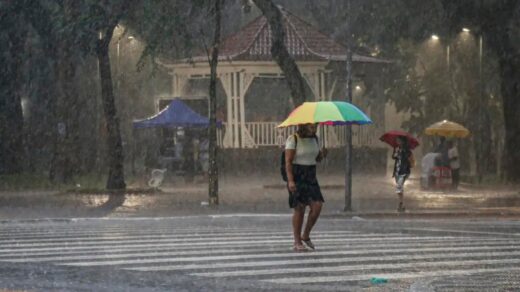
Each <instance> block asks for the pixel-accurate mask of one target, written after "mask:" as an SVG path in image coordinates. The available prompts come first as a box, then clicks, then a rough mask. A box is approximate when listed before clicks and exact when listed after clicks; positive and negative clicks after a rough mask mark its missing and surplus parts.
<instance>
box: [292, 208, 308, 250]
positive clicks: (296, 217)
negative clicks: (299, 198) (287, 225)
mask: <svg viewBox="0 0 520 292" xmlns="http://www.w3.org/2000/svg"><path fill="white" fill-rule="evenodd" d="M304 216H305V206H303V205H298V206H296V207H295V208H294V211H293V217H292V226H293V235H294V244H302V238H301V236H300V234H301V232H302V226H303V217H304Z"/></svg>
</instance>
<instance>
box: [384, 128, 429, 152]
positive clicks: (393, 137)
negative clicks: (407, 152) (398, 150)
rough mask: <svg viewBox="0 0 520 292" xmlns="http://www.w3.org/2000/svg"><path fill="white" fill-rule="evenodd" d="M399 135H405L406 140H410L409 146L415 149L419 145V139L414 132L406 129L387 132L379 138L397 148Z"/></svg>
mask: <svg viewBox="0 0 520 292" xmlns="http://www.w3.org/2000/svg"><path fill="white" fill-rule="evenodd" d="M397 137H405V138H406V140H408V146H409V147H410V149H414V148H415V147H417V146H419V141H418V140H417V139H416V138H415V137H414V136H412V134H410V133H408V132H405V131H389V132H386V133H384V134H383V136H381V137H380V138H379V140H381V141H383V142H385V143H387V144H388V145H390V146H392V147H394V148H395V147H397Z"/></svg>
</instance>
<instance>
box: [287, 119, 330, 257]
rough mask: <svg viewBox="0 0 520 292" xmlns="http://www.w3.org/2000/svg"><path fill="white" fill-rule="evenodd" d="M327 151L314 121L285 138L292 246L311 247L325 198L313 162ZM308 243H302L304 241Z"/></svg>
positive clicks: (321, 157)
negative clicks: (305, 218) (319, 137)
mask: <svg viewBox="0 0 520 292" xmlns="http://www.w3.org/2000/svg"><path fill="white" fill-rule="evenodd" d="M326 155H327V150H326V149H325V148H323V149H321V150H320V146H319V143H318V138H317V136H316V125H315V124H305V125H300V126H298V130H297V133H296V134H295V135H291V136H290V137H288V138H287V142H286V144H285V170H286V172H287V189H288V191H289V206H290V207H291V208H293V210H294V211H293V217H292V226H293V235H294V246H293V248H294V250H295V251H298V252H299V251H306V250H307V247H308V248H310V249H312V250H314V244H313V243H312V241H311V238H310V233H311V230H312V228H313V226H314V224H316V221H317V220H318V217H319V216H320V212H321V207H322V204H323V202H324V200H323V195H322V193H321V190H320V185H319V184H318V180H317V178H316V162H319V161H321V160H322V159H323V158H325V157H326ZM307 206H309V208H310V211H309V215H308V217H307V224H306V225H305V229H304V230H303V233H302V227H303V220H304V217H305V208H306V207H307ZM304 243H305V245H306V246H307V247H305V245H303V244H304Z"/></svg>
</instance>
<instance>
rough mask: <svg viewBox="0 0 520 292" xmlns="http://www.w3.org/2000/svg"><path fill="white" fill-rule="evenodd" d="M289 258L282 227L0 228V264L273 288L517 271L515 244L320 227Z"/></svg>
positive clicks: (518, 245)
mask: <svg viewBox="0 0 520 292" xmlns="http://www.w3.org/2000/svg"><path fill="white" fill-rule="evenodd" d="M313 241H314V242H315V244H316V245H317V250H316V251H313V252H305V253H295V252H293V251H292V250H291V244H292V239H291V233H290V231H289V230H280V229H268V228H236V227H225V226H224V227H209V226H208V227H195V226H194V227H186V228H182V227H178V226H168V225H167V224H156V225H154V223H153V222H152V223H148V224H146V225H142V226H141V225H139V224H120V225H117V224H113V225H108V226H105V225H96V224H83V225H82V224H71V223H63V224H57V223H54V224H49V225H41V224H33V225H31V224H22V225H17V226H3V227H2V229H0V262H4V263H13V264H27V263H33V264H38V263H39V264H51V265H55V266H61V267H76V268H95V267H111V268H114V269H118V270H122V271H127V272H144V273H146V272H154V273H156V272H162V273H182V274H183V275H186V276H192V277H196V278H200V279H217V280H220V279H222V280H226V281H233V280H236V279H239V280H244V281H256V282H259V283H269V284H275V285H306V284H334V283H349V282H360V281H365V282H367V283H368V282H369V280H370V279H371V278H373V277H379V278H386V279H394V280H402V279H418V278H432V277H446V276H450V277H452V276H457V275H460V276H468V275H475V274H479V275H480V274H486V273H503V272H504V273H505V272H507V273H511V272H515V273H518V272H520V241H518V240H517V238H513V237H507V236H504V237H501V236H483V235H479V234H460V235H459V234H456V235H439V234H432V233H428V234H426V233H400V232H369V231H356V230H331V229H321V230H320V229H318V230H317V231H316V232H315V233H314V234H313Z"/></svg>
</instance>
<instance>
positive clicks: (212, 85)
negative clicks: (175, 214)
mask: <svg viewBox="0 0 520 292" xmlns="http://www.w3.org/2000/svg"><path fill="white" fill-rule="evenodd" d="M221 17H222V15H221V0H215V35H214V37H213V46H212V51H211V60H210V72H211V74H210V81H209V129H208V131H209V132H208V139H209V146H208V148H209V169H208V176H209V186H208V189H209V203H210V204H211V205H213V206H215V205H218V203H219V202H218V165H217V117H216V113H217V65H218V53H219V52H218V50H219V47H220V26H221Z"/></svg>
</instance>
